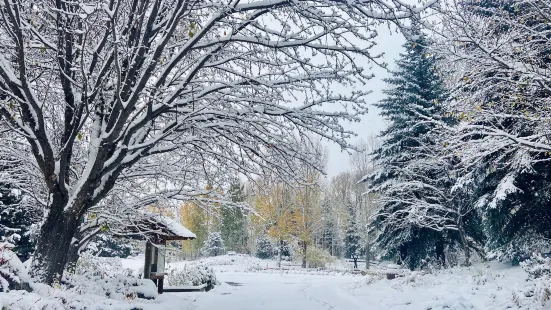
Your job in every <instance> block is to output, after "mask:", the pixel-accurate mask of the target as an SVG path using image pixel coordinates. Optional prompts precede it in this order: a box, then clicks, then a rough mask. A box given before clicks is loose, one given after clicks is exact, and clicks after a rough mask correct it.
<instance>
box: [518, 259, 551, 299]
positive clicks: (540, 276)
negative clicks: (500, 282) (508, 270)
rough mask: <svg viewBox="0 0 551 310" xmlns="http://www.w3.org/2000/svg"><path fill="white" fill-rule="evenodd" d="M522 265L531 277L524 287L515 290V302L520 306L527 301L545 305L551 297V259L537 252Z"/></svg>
mask: <svg viewBox="0 0 551 310" xmlns="http://www.w3.org/2000/svg"><path fill="white" fill-rule="evenodd" d="M520 265H521V266H522V268H523V269H524V270H525V271H526V272H527V273H528V277H529V279H528V281H527V284H526V285H525V286H524V287H523V288H521V289H520V290H515V291H513V302H514V303H515V304H516V305H517V306H519V307H521V306H522V305H523V304H526V303H528V304H529V303H538V304H540V305H542V306H545V305H546V304H547V303H548V302H549V300H550V299H551V259H550V258H545V257H543V256H541V255H540V254H537V255H533V256H532V257H531V258H529V259H527V260H526V261H524V262H521V263H520Z"/></svg>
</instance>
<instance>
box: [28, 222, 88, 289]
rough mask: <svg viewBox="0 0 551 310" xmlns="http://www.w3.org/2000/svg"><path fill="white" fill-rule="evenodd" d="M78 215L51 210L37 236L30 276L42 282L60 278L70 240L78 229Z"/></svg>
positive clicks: (50, 281) (55, 280) (51, 281)
mask: <svg viewBox="0 0 551 310" xmlns="http://www.w3.org/2000/svg"><path fill="white" fill-rule="evenodd" d="M78 218H79V217H78V215H76V214H71V213H65V212H51V213H50V215H49V216H48V217H47V218H46V221H45V222H44V224H43V225H42V228H41V230H40V235H39V236H38V240H37V245H36V252H35V257H34V258H33V269H32V271H33V273H32V276H33V277H36V278H38V279H40V280H41V281H42V282H44V283H54V282H57V281H60V280H61V276H62V275H63V270H64V269H65V266H66V264H67V259H68V255H67V254H68V253H69V250H70V248H71V240H72V239H73V236H74V235H75V233H76V232H77V230H78V226H79V221H78Z"/></svg>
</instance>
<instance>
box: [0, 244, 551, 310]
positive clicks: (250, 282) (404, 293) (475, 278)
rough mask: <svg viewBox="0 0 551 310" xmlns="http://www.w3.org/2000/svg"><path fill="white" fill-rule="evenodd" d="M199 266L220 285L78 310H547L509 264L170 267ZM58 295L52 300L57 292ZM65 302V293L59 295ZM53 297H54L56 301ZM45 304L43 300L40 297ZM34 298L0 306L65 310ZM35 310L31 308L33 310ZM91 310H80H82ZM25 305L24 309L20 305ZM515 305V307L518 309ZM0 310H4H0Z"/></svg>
mask: <svg viewBox="0 0 551 310" xmlns="http://www.w3.org/2000/svg"><path fill="white" fill-rule="evenodd" d="M142 262H143V257H136V258H130V259H124V260H123V266H124V267H125V268H131V269H135V270H139V268H141V266H142ZM187 264H202V265H208V266H210V267H212V268H213V269H214V270H215V271H216V275H217V279H218V281H219V282H220V285H218V286H216V287H215V288H214V289H213V290H211V291H209V292H196V293H164V294H162V295H160V296H158V297H157V298H156V299H155V300H150V301H145V300H129V301H127V300H107V299H105V298H103V299H101V298H100V297H99V296H98V295H96V296H95V297H94V296H86V295H78V296H77V297H74V296H73V297H71V296H65V298H69V299H70V298H77V299H79V300H82V302H80V304H79V303H78V302H77V301H78V300H72V301H71V302H73V303H75V304H77V305H80V306H81V307H80V308H79V307H76V308H75V309H87V310H88V309H109V310H111V309H169V310H170V309H175V310H176V309H178V310H180V309H181V310H211V309H224V310H248V309H251V310H252V309H263V310H276V309H277V310H279V309H285V310H293V309H297V310H299V309H300V310H304V309H308V310H310V309H312V310H317V309H320V310H322V309H335V310H336V309H341V310H356V309H370V310H379V309H397V310H400V309H412V310H416V309H420V310H429V309H430V310H439V309H442V310H443V309H448V310H450V309H451V310H465V309H480V310H482V309H507V308H513V309H551V307H550V306H549V305H548V306H547V308H546V306H544V305H542V304H541V303H538V302H534V300H531V299H530V294H532V293H531V292H528V291H527V290H526V283H527V282H526V273H525V272H524V271H523V270H522V269H521V268H519V267H510V264H505V263H499V262H490V263H480V264H477V265H475V266H472V267H469V268H454V269H448V270H444V271H440V272H437V273H434V274H420V273H415V272H414V273H409V274H408V275H406V276H404V277H399V278H396V279H393V280H387V279H386V278H384V277H383V276H382V275H381V274H377V271H379V272H380V271H381V270H382V267H375V268H374V269H375V270H372V271H370V272H369V273H368V274H367V275H359V274H352V273H350V272H348V270H349V269H350V266H349V264H348V263H345V262H337V263H336V264H334V265H333V266H331V267H330V268H329V269H328V270H324V271H320V270H313V269H307V270H304V269H302V268H300V266H298V265H297V264H296V263H285V264H284V267H283V268H282V269H277V268H276V266H277V264H276V262H275V261H272V260H260V259H257V258H254V257H249V256H242V255H236V256H227V255H224V256H219V257H213V258H206V259H201V260H198V261H192V262H173V263H170V264H169V265H170V267H171V268H183V267H184V265H187ZM54 293H55V292H54ZM57 295H58V296H60V297H63V296H64V295H63V293H61V292H57ZM54 296H55V295H54ZM17 298H21V299H25V300H26V304H27V306H26V307H20V308H10V307H9V306H8V307H6V305H9V304H8V303H7V302H10V303H11V304H14V300H16V299H17ZM42 298H44V297H42ZM38 299H40V296H39V295H38V294H34V293H32V294H28V293H22V292H21V291H18V292H15V293H14V292H12V293H9V294H0V305H2V301H3V302H4V304H3V305H4V307H5V308H6V309H10V310H11V309H69V308H67V307H65V306H60V307H59V308H52V307H46V308H40V307H35V306H34V305H40V304H41V303H40V302H39V301H37V300H38ZM33 303H36V304H33ZM87 303H88V307H86V308H83V307H82V305H86V304H87ZM18 304H22V303H18ZM519 305H520V307H519ZM0 308H1V307H0Z"/></svg>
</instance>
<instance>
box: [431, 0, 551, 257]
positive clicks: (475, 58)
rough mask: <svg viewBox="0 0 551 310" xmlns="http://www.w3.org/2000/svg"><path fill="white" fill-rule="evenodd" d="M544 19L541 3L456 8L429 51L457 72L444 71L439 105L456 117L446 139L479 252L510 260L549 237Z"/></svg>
mask: <svg viewBox="0 0 551 310" xmlns="http://www.w3.org/2000/svg"><path fill="white" fill-rule="evenodd" d="M549 18H551V9H550V8H549V5H548V3H547V2H546V1H541V0H527V1H520V2H519V1H466V2H465V5H461V6H458V7H453V6H451V7H449V9H448V11H447V12H445V18H443V20H445V21H446V22H445V23H444V29H445V31H444V33H446V36H445V37H444V38H443V41H444V43H443V44H442V45H441V46H439V48H438V49H437V50H438V51H439V52H440V53H441V55H442V56H443V57H444V58H445V61H446V63H449V64H454V63H460V64H461V65H460V66H458V67H454V66H449V67H451V68H452V69H453V71H452V72H451V74H453V75H455V79H453V80H452V82H453V83H452V85H451V86H452V87H451V89H452V96H451V97H452V99H453V100H449V101H448V102H447V107H446V108H447V110H448V113H449V114H453V115H454V116H456V117H457V118H458V119H459V125H458V126H454V127H452V128H450V136H451V139H450V140H449V141H448V142H449V149H450V151H452V152H454V153H457V154H458V156H459V157H460V159H461V161H462V165H463V167H464V169H463V171H462V173H461V175H460V176H459V180H458V182H457V183H458V185H457V187H462V188H463V190H467V191H468V192H469V194H468V195H467V197H466V198H468V199H471V200H472V202H471V203H472V205H475V206H476V207H477V211H478V212H480V213H481V214H482V220H481V227H483V228H484V232H485V234H486V236H487V238H488V241H487V244H486V249H487V250H489V251H492V252H494V253H495V254H497V255H498V256H500V257H502V258H509V259H513V260H516V259H517V258H518V257H521V256H526V255H529V254H531V253H532V252H534V251H541V250H542V249H544V248H545V247H542V244H545V243H546V242H542V240H545V239H549V238H551V224H550V223H551V208H550V206H551V195H549V191H548V184H549V180H551V161H550V160H549V154H551V153H549V151H551V144H550V143H549V139H548V137H549V119H550V116H551V115H550V113H549V108H548V107H549V104H550V101H549V98H550V97H549V82H548V81H549V79H550V78H551V74H550V72H551V71H550V70H549V69H550V68H551V48H550V47H549V46H550V45H549V42H550V41H549V36H548V34H549V31H550V30H551V26H550V25H549V23H548V22H547V21H548V20H549ZM459 40H460V41H461V44H459V45H458V44H457V42H459ZM547 244H548V242H547Z"/></svg>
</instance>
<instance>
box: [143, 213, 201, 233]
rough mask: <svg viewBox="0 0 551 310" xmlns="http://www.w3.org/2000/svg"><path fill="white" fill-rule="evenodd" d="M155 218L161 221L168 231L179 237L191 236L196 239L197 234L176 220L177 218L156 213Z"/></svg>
mask: <svg viewBox="0 0 551 310" xmlns="http://www.w3.org/2000/svg"><path fill="white" fill-rule="evenodd" d="M154 217H155V219H156V220H157V221H158V222H159V224H161V225H163V226H165V227H166V229H167V230H168V231H170V232H171V233H173V234H174V235H175V236H177V237H181V238H190V239H195V238H197V236H196V235H195V234H194V233H192V232H191V231H190V230H189V229H187V228H185V227H184V226H183V225H182V224H180V223H178V222H176V221H175V220H173V219H171V218H169V217H167V216H164V215H160V214H158V215H155V216H154Z"/></svg>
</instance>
